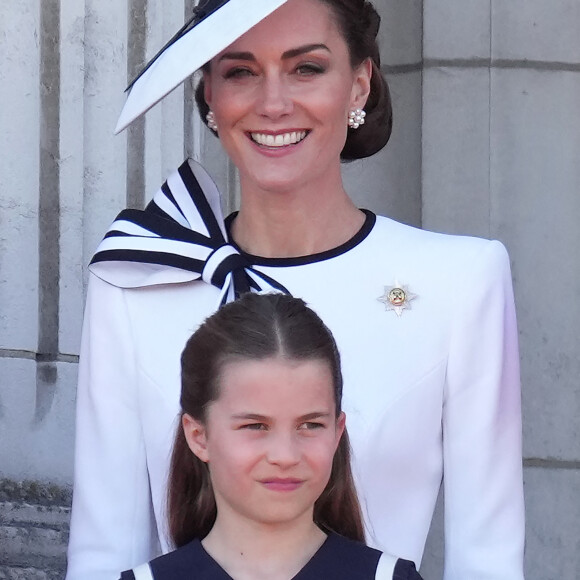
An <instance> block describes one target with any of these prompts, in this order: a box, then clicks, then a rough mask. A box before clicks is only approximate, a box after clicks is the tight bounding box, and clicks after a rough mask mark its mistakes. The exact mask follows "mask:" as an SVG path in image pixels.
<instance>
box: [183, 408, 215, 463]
mask: <svg viewBox="0 0 580 580" xmlns="http://www.w3.org/2000/svg"><path fill="white" fill-rule="evenodd" d="M181 426H182V428H183V434H184V435H185V440H186V441H187V445H188V446H189V448H190V449H191V451H192V453H193V454H194V455H196V456H197V458H198V459H200V460H201V461H203V462H204V463H207V462H208V461H209V452H208V449H207V430H206V428H205V425H204V424H203V423H201V422H200V421H198V420H197V419H194V418H193V417H192V416H191V415H188V414H187V413H184V414H183V417H182V418H181Z"/></svg>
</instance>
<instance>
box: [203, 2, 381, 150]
mask: <svg viewBox="0 0 580 580" xmlns="http://www.w3.org/2000/svg"><path fill="white" fill-rule="evenodd" d="M313 1H314V0H313ZM316 1H317V2H322V3H323V4H326V5H327V6H329V7H330V9H331V11H332V14H333V15H334V18H335V19H336V23H337V24H338V27H339V29H340V31H341V33H342V36H343V38H344V40H345V42H346V44H347V45H348V50H349V54H350V64H351V66H352V67H353V68H355V67H357V66H359V65H360V64H361V63H363V62H364V61H365V60H366V59H367V58H368V59H370V60H371V62H372V67H373V72H372V77H371V90H370V94H369V97H368V99H367V102H366V105H365V111H366V117H365V124H364V125H361V126H360V127H359V128H358V129H349V130H348V134H347V137H346V142H345V144H344V147H343V149H342V152H341V154H340V158H341V160H342V161H354V160H355V159H364V158H365V157H370V156H371V155H374V154H375V153H377V152H378V151H380V150H381V149H382V148H383V147H384V146H385V145H386V144H387V142H388V141H389V138H390V136H391V131H392V128H393V109H392V103H391V95H390V92H389V87H388V85H387V81H386V79H385V77H384V76H383V74H382V72H381V55H380V52H379V46H378V43H377V34H378V32H379V27H380V24H381V17H380V16H379V14H378V12H377V11H376V9H375V8H374V6H373V5H372V4H371V2H368V1H366V0H316ZM208 67H209V64H206V65H205V66H204V69H206V70H209V69H208ZM195 100H196V102H197V106H198V110H199V114H200V116H201V118H202V120H203V122H204V123H206V124H207V120H206V115H207V113H208V111H209V107H208V105H207V103H206V102H205V96H204V83H203V79H201V80H200V82H199V83H198V85H197V88H196V91H195ZM345 123H346V119H345Z"/></svg>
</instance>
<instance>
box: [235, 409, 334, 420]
mask: <svg viewBox="0 0 580 580" xmlns="http://www.w3.org/2000/svg"><path fill="white" fill-rule="evenodd" d="M330 416H331V413H328V412H326V411H314V412H313V413H307V414H306V415H302V417H298V421H312V420H313V419H326V418H327V417H330ZM232 419H236V420H245V421H269V420H270V419H271V417H267V416H266V415H259V414H258V413H236V414H235V415H232Z"/></svg>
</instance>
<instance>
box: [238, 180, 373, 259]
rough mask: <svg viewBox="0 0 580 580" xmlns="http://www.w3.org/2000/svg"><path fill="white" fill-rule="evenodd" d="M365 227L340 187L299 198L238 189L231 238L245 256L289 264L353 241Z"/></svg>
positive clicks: (300, 194) (309, 191)
mask: <svg viewBox="0 0 580 580" xmlns="http://www.w3.org/2000/svg"><path fill="white" fill-rule="evenodd" d="M364 221H365V215H364V213H362V212H361V211H360V210H359V209H357V207H356V206H355V205H354V204H353V202H352V201H351V199H350V198H349V197H348V195H347V193H346V192H345V191H344V188H343V187H342V182H338V183H335V184H330V185H329V186H328V185H327V186H326V187H310V188H307V189H303V190H302V191H299V192H257V191H253V190H246V189H244V187H243V183H242V203H241V208H240V211H239V213H238V215H237V217H236V219H235V220H234V222H233V224H232V231H231V234H232V237H233V239H234V241H235V242H236V243H237V244H238V246H240V248H242V249H243V250H244V251H246V252H247V253H249V254H253V255H256V256H262V257H267V258H287V257H297V256H307V255H311V254H316V253H319V252H324V251H326V250H331V249H332V248H335V247H337V246H339V245H341V244H343V243H345V242H347V241H348V240H349V239H350V238H352V237H353V236H354V235H355V234H356V233H357V232H358V231H359V230H360V228H361V227H362V225H363V223H364Z"/></svg>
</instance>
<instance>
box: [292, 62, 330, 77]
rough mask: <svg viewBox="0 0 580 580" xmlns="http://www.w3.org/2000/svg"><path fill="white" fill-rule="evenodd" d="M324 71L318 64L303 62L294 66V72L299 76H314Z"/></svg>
mask: <svg viewBox="0 0 580 580" xmlns="http://www.w3.org/2000/svg"><path fill="white" fill-rule="evenodd" d="M324 71H325V69H324V67H322V66H320V65H319V64H314V63H305V64H301V65H299V66H298V67H296V72H297V73H298V74H299V75H300V76H314V75H319V74H322V73H323V72H324Z"/></svg>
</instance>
